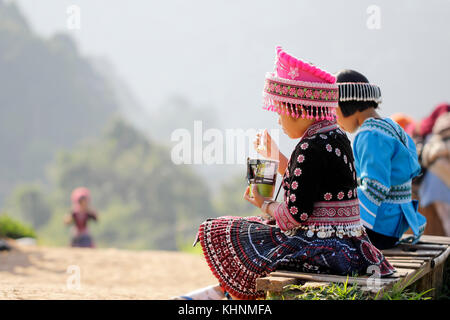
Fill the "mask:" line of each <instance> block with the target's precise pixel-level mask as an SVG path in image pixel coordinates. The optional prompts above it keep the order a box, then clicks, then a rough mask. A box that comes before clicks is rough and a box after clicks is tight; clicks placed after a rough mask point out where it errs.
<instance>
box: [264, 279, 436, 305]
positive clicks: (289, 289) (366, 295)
mask: <svg viewBox="0 0 450 320" xmlns="http://www.w3.org/2000/svg"><path fill="white" fill-rule="evenodd" d="M348 279H349V278H348V277H347V280H346V281H345V282H344V283H330V284H326V285H324V286H321V287H306V288H305V287H302V286H301V285H288V286H286V287H285V288H284V290H283V291H282V293H281V295H273V296H270V297H269V299H272V300H274V299H280V300H285V299H293V300H375V299H377V298H380V299H382V300H428V299H431V298H430V297H425V295H426V294H427V293H428V292H430V291H431V290H432V289H430V290H426V291H424V292H414V291H411V290H409V289H407V286H409V285H410V284H411V283H412V282H413V281H414V279H410V281H409V282H408V284H407V286H401V285H399V284H396V285H394V286H393V287H392V288H391V289H389V290H387V291H385V292H383V295H382V296H379V294H380V292H378V293H377V294H376V295H375V296H374V294H372V293H370V292H369V291H364V290H362V289H361V288H360V287H359V286H358V285H357V284H355V283H354V284H352V285H349V284H348Z"/></svg>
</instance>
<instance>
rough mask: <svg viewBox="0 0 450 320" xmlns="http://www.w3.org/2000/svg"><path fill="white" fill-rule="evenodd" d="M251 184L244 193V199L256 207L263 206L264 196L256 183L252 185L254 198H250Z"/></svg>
mask: <svg viewBox="0 0 450 320" xmlns="http://www.w3.org/2000/svg"><path fill="white" fill-rule="evenodd" d="M249 193H250V186H248V187H247V189H246V190H245V193H244V199H245V200H247V201H248V202H250V203H251V204H253V205H254V206H255V207H258V208H261V206H262V205H263V203H264V197H263V196H262V195H260V194H259V192H258V187H257V186H256V185H255V184H254V185H252V193H253V198H250V196H249Z"/></svg>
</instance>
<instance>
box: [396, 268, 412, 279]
mask: <svg viewBox="0 0 450 320" xmlns="http://www.w3.org/2000/svg"><path fill="white" fill-rule="evenodd" d="M416 271H417V269H410V268H395V274H396V275H397V276H399V277H405V276H407V275H409V274H412V273H415V272H416Z"/></svg>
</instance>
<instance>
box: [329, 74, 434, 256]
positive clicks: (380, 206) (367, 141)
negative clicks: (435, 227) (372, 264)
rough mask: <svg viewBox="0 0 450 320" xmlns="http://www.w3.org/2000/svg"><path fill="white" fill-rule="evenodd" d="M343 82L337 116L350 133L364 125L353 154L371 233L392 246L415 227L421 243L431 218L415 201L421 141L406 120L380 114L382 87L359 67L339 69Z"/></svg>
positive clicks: (381, 246) (376, 242) (378, 243)
mask: <svg viewBox="0 0 450 320" xmlns="http://www.w3.org/2000/svg"><path fill="white" fill-rule="evenodd" d="M337 82H338V86H339V108H338V109H337V115H338V118H337V121H338V123H339V125H340V127H341V128H343V129H344V130H345V131H347V132H355V131H357V130H358V129H359V130H358V131H357V133H356V136H355V139H354V142H353V153H354V157H355V169H356V174H357V175H358V198H359V201H360V210H361V220H362V222H363V224H364V226H365V227H366V229H367V234H368V235H369V238H370V240H371V241H372V243H373V244H374V245H375V246H376V247H377V248H379V249H387V248H391V247H393V246H395V244H396V243H397V242H398V241H399V239H400V238H401V236H402V235H403V234H404V233H405V231H407V229H408V228H411V230H412V232H413V233H414V236H413V237H412V238H411V240H412V241H413V242H416V241H417V240H418V239H419V237H420V235H421V234H422V233H423V231H424V229H425V223H426V220H425V218H424V217H423V216H422V215H421V214H420V213H419V212H418V211H417V209H418V202H417V200H411V180H412V178H414V177H415V176H417V175H418V174H419V173H420V164H419V162H418V158H417V152H416V146H415V144H414V142H413V140H412V139H411V137H409V136H408V135H407V134H406V133H405V131H404V130H403V129H402V128H401V127H400V125H398V124H397V123H395V122H394V121H393V120H391V119H389V118H382V117H380V115H379V114H378V113H377V111H376V109H377V108H378V104H379V103H380V102H381V91H380V89H379V87H378V86H376V85H373V84H370V83H369V81H368V80H367V78H366V77H365V76H363V75H362V74H360V73H358V72H356V71H353V70H344V71H341V72H339V73H338V75H337Z"/></svg>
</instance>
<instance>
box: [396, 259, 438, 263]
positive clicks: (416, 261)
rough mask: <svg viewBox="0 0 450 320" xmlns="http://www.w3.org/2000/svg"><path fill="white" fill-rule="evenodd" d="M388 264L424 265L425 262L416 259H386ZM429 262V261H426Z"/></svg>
mask: <svg viewBox="0 0 450 320" xmlns="http://www.w3.org/2000/svg"><path fill="white" fill-rule="evenodd" d="M388 261H389V262H391V263H392V262H400V263H420V264H424V263H425V262H427V261H426V260H422V259H419V260H416V259H388ZM428 261H430V260H428Z"/></svg>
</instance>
